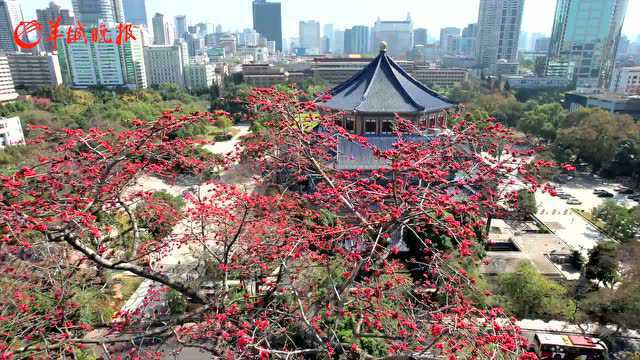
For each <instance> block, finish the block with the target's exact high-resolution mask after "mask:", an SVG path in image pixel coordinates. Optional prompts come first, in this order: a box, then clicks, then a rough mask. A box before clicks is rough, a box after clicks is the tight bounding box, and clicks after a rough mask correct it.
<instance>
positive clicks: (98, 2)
mask: <svg viewBox="0 0 640 360" xmlns="http://www.w3.org/2000/svg"><path fill="white" fill-rule="evenodd" d="M123 8H124V6H123V5H122V0H73V13H74V14H75V16H76V20H78V21H80V22H81V23H82V24H84V25H85V26H96V25H99V24H100V23H101V22H102V23H123V22H124V21H125V18H124V9H123Z"/></svg>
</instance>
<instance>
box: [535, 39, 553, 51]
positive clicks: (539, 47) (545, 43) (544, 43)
mask: <svg viewBox="0 0 640 360" xmlns="http://www.w3.org/2000/svg"><path fill="white" fill-rule="evenodd" d="M550 42H551V39H550V38H548V37H541V38H538V39H536V42H535V44H534V45H533V51H536V52H548V51H549V44H550Z"/></svg>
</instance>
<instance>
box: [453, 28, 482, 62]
mask: <svg viewBox="0 0 640 360" xmlns="http://www.w3.org/2000/svg"><path fill="white" fill-rule="evenodd" d="M477 34H478V24H475V23H474V24H469V25H467V27H465V28H464V29H462V35H461V37H460V41H459V44H458V53H459V54H460V55H465V56H473V53H474V52H475V49H476V39H477Z"/></svg>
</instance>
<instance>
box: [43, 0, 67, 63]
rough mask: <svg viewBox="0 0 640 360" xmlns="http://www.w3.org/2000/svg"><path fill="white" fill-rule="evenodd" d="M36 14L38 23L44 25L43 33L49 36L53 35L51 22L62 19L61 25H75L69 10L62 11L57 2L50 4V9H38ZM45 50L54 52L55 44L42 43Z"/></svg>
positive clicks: (49, 42)
mask: <svg viewBox="0 0 640 360" xmlns="http://www.w3.org/2000/svg"><path fill="white" fill-rule="evenodd" d="M36 14H37V17H38V22H39V23H40V24H42V33H43V34H47V35H46V36H48V34H50V33H51V25H50V23H49V22H50V21H52V22H55V21H57V19H58V18H60V25H73V22H74V18H73V16H71V14H70V13H69V10H67V9H62V8H61V7H60V5H58V4H56V3H55V2H53V1H52V2H50V3H49V7H48V8H46V9H37V10H36ZM40 44H42V45H43V46H44V48H45V50H47V51H49V52H51V51H53V43H52V42H51V41H44V42H40Z"/></svg>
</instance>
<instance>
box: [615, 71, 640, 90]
mask: <svg viewBox="0 0 640 360" xmlns="http://www.w3.org/2000/svg"><path fill="white" fill-rule="evenodd" d="M609 91H610V92H612V93H617V94H622V95H640V66H636V67H621V68H617V69H615V70H614V71H613V76H612V77H611V84H610V85H609Z"/></svg>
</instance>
